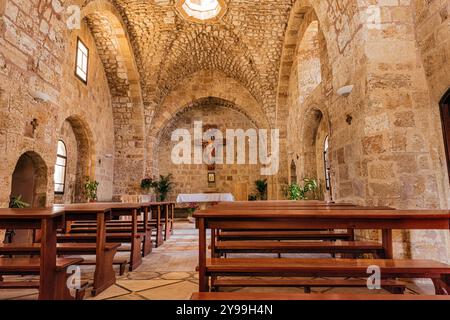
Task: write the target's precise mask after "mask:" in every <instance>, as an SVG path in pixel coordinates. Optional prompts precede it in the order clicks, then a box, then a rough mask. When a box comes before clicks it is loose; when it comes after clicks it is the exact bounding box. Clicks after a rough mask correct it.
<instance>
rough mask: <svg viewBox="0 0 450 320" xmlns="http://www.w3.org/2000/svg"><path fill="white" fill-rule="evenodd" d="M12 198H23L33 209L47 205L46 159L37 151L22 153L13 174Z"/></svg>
mask: <svg viewBox="0 0 450 320" xmlns="http://www.w3.org/2000/svg"><path fill="white" fill-rule="evenodd" d="M11 177H12V182H11V194H10V197H18V196H22V199H23V200H24V201H25V202H27V203H29V204H30V206H31V207H45V206H46V204H47V189H48V168H47V165H46V163H45V161H44V159H43V158H42V157H41V156H40V155H39V153H37V152H35V151H26V152H24V153H22V154H21V155H20V156H19V157H18V159H17V161H16V163H15V166H14V170H13V171H12V172H11Z"/></svg>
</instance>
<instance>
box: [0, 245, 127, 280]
mask: <svg viewBox="0 0 450 320" xmlns="http://www.w3.org/2000/svg"><path fill="white" fill-rule="evenodd" d="M119 247H120V243H107V244H105V258H106V260H107V261H111V260H112V261H113V265H118V266H119V274H120V275H123V274H124V273H125V267H126V265H127V264H128V260H127V259H117V258H115V254H116V252H117V249H118V248H119ZM40 248H41V245H40V243H32V244H26V243H0V255H6V256H39V253H40ZM96 249H97V246H96V244H95V243H57V245H56V252H57V254H58V255H59V256H74V255H75V256H77V255H94V256H95V253H96ZM80 265H95V261H94V262H91V261H89V260H83V261H82V262H81V263H80Z"/></svg>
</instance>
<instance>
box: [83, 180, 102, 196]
mask: <svg viewBox="0 0 450 320" xmlns="http://www.w3.org/2000/svg"><path fill="white" fill-rule="evenodd" d="M99 184H100V183H99V182H98V181H95V180H94V181H92V180H91V179H90V178H89V177H86V182H85V184H84V194H85V195H86V198H87V200H88V202H95V201H97V200H98V198H97V190H98V185H99Z"/></svg>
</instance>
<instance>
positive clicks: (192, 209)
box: [187, 202, 200, 217]
mask: <svg viewBox="0 0 450 320" xmlns="http://www.w3.org/2000/svg"><path fill="white" fill-rule="evenodd" d="M198 208H200V206H199V205H198V203H196V202H191V203H189V205H188V207H187V212H188V217H192V215H193V214H194V213H195V211H197V210H198Z"/></svg>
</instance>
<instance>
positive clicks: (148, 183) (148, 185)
mask: <svg viewBox="0 0 450 320" xmlns="http://www.w3.org/2000/svg"><path fill="white" fill-rule="evenodd" d="M156 185H157V183H156V182H155V181H153V179H152V178H145V179H142V181H141V189H142V191H144V192H145V193H146V194H149V193H150V190H151V189H153V188H155V187H156Z"/></svg>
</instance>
